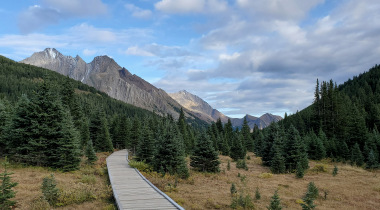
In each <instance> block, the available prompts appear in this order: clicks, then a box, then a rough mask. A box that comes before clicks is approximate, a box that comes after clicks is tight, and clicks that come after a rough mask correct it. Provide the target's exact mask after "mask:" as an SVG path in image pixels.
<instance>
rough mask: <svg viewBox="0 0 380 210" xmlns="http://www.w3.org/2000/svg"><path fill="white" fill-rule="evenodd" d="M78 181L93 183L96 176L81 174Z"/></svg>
mask: <svg viewBox="0 0 380 210" xmlns="http://www.w3.org/2000/svg"><path fill="white" fill-rule="evenodd" d="M80 181H81V182H82V183H85V184H95V183H96V177H95V176H94V175H83V176H82V178H81V180H80Z"/></svg>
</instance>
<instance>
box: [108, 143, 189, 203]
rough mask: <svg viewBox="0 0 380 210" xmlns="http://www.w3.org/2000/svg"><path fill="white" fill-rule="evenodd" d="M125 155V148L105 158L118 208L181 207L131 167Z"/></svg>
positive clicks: (126, 153)
mask: <svg viewBox="0 0 380 210" xmlns="http://www.w3.org/2000/svg"><path fill="white" fill-rule="evenodd" d="M127 155H128V152H127V150H120V151H117V152H114V153H112V154H111V155H110V156H109V157H108V158H107V168H108V175H109V178H110V181H111V185H112V190H113V194H114V197H115V199H116V203H117V206H118V208H119V209H121V210H122V209H133V210H134V209H136V210H137V209H168V210H169V209H180V210H182V209H183V208H182V207H181V206H179V205H178V204H177V203H175V202H174V201H173V200H172V199H171V198H169V197H168V196H167V195H166V194H165V193H163V192H161V191H160V190H159V189H158V188H156V187H155V186H154V185H153V184H152V183H150V182H149V181H148V180H147V179H145V177H144V176H143V175H142V174H141V173H140V172H139V171H138V170H136V169H134V168H131V167H130V166H129V165H128V161H127Z"/></svg>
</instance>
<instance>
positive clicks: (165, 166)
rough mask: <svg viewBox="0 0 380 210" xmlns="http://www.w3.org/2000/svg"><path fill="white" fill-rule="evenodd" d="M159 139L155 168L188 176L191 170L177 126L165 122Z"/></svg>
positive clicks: (154, 161)
mask: <svg viewBox="0 0 380 210" xmlns="http://www.w3.org/2000/svg"><path fill="white" fill-rule="evenodd" d="M160 132H161V134H160V135H159V138H158V141H157V150H156V153H155V156H154V160H153V168H154V169H155V170H156V171H159V172H161V173H170V174H178V175H179V176H180V177H181V178H187V177H188V176H189V171H188V168H187V166H186V165H187V164H186V160H185V151H184V146H183V144H182V140H181V139H180V136H181V135H180V134H179V132H178V130H177V127H176V126H172V125H170V124H169V123H165V125H164V127H163V129H162V130H161V131H160Z"/></svg>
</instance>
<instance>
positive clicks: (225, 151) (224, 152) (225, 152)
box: [220, 137, 230, 155]
mask: <svg viewBox="0 0 380 210" xmlns="http://www.w3.org/2000/svg"><path fill="white" fill-rule="evenodd" d="M220 150H221V152H222V155H230V146H229V145H228V142H227V139H226V138H225V137H222V146H221V149H220Z"/></svg>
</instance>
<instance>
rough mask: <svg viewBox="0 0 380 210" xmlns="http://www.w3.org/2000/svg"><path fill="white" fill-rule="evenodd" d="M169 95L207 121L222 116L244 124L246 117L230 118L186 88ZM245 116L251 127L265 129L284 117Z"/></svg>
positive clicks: (268, 115) (222, 118) (232, 121)
mask: <svg viewBox="0 0 380 210" xmlns="http://www.w3.org/2000/svg"><path fill="white" fill-rule="evenodd" d="M169 95H170V96H171V97H172V98H173V99H174V100H176V101H177V102H178V103H179V104H181V105H182V106H183V107H185V108H186V109H188V110H190V111H192V112H193V113H196V115H197V116H198V117H199V118H201V119H205V120H207V121H216V120H218V118H220V119H221V121H222V122H223V123H226V122H227V121H228V119H230V120H231V123H232V126H234V127H241V126H242V125H243V122H244V117H243V118H241V119H239V118H229V117H227V116H226V115H224V114H223V113H221V112H219V111H218V110H216V109H214V108H212V107H211V106H210V105H209V104H208V103H207V102H206V101H204V100H203V99H201V98H200V97H198V96H196V95H193V94H191V93H189V92H187V91H186V90H182V91H179V92H177V93H169ZM245 118H246V119H247V121H248V125H249V127H250V128H251V129H252V128H253V127H254V126H255V125H257V126H258V127H259V128H260V129H263V128H265V127H267V126H268V125H270V124H271V123H272V122H278V121H279V120H281V119H282V117H280V116H278V115H272V114H269V113H266V114H264V115H262V116H261V117H255V116H251V115H248V114H247V115H246V116H245Z"/></svg>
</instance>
